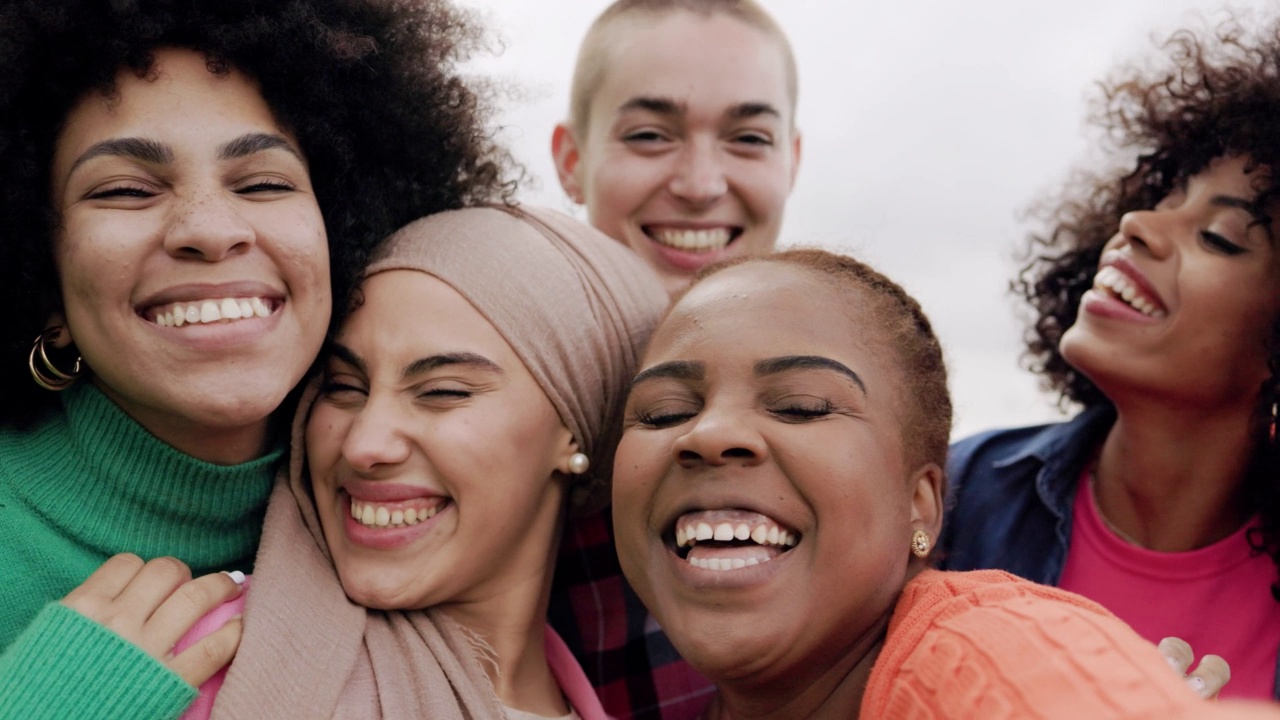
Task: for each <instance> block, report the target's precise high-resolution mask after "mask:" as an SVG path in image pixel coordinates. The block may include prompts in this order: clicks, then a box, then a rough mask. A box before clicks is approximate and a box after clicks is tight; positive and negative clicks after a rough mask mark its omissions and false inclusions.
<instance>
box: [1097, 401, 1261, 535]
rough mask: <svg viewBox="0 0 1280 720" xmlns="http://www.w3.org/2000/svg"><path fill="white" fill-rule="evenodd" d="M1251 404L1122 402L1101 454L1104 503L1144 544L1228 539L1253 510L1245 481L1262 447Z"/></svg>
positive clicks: (1114, 520) (1109, 515) (1119, 526)
mask: <svg viewBox="0 0 1280 720" xmlns="http://www.w3.org/2000/svg"><path fill="white" fill-rule="evenodd" d="M1250 415H1251V408H1249V407H1243V408H1242V407H1230V408H1218V409H1216V410H1213V409H1210V410H1205V409H1203V408H1196V409H1195V410H1194V411H1188V409H1187V408H1186V407H1179V408H1170V407H1167V406H1155V405H1149V406H1143V407H1136V408H1135V407H1125V406H1123V405H1120V404H1117V417H1116V423H1115V425H1114V426H1112V428H1111V431H1110V432H1109V433H1108V434H1107V438H1106V440H1105V441H1104V442H1103V445H1102V452H1101V454H1100V456H1099V458H1098V466H1097V471H1096V476H1097V484H1096V486H1095V492H1096V497H1097V502H1098V509H1099V510H1100V511H1101V513H1102V515H1103V517H1104V518H1105V519H1106V520H1107V522H1108V523H1109V524H1110V525H1112V526H1113V527H1114V528H1115V529H1116V530H1118V531H1119V532H1120V533H1121V534H1123V535H1126V536H1128V538H1130V539H1131V540H1132V541H1136V542H1137V543H1138V544H1140V545H1142V546H1143V547H1146V548H1150V549H1152V550H1158V551H1161V552H1182V551H1186V550H1194V549H1196V548H1199V547H1204V546H1205V545H1209V544H1211V543H1213V542H1216V541H1218V540H1221V539H1222V538H1224V537H1226V536H1228V535H1230V534H1231V533H1233V532H1235V531H1236V530H1238V529H1239V528H1240V526H1241V525H1242V524H1243V523H1244V522H1245V521H1246V520H1247V519H1248V516H1249V511H1248V509H1247V508H1246V507H1245V505H1244V501H1243V486H1244V480H1245V473H1246V471H1247V469H1248V465H1249V459H1250V457H1251V456H1252V453H1253V451H1254V447H1253V440H1252V438H1251V427H1250Z"/></svg>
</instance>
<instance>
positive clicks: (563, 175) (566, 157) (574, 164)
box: [551, 122, 583, 205]
mask: <svg viewBox="0 0 1280 720" xmlns="http://www.w3.org/2000/svg"><path fill="white" fill-rule="evenodd" d="M551 157H552V159H553V160H555V163H556V176H557V177H558V178H559V179H560V187H561V188H564V192H565V194H566V195H568V196H569V197H570V198H571V199H572V200H573V201H574V202H575V203H578V204H579V205H581V204H582V202H583V197H582V184H581V183H580V182H578V175H577V173H578V160H579V151H578V140H577V138H575V137H574V133H573V128H572V127H570V126H569V124H568V123H567V122H562V123H558V124H557V125H556V129H555V130H553V131H552V133H551Z"/></svg>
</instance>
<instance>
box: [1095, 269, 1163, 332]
mask: <svg viewBox="0 0 1280 720" xmlns="http://www.w3.org/2000/svg"><path fill="white" fill-rule="evenodd" d="M1093 290H1094V291H1095V292H1097V293H1099V294H1101V295H1103V296H1105V297H1108V298H1111V299H1113V300H1116V301H1118V302H1122V303H1124V304H1125V305H1128V306H1129V307H1130V308H1132V309H1133V310H1135V311H1137V312H1139V313H1141V314H1143V315H1145V316H1147V317H1149V318H1154V319H1161V318H1164V317H1165V316H1167V315H1168V313H1169V311H1168V308H1167V307H1166V306H1165V303H1164V300H1163V299H1162V298H1161V297H1160V293H1159V292H1158V291H1157V290H1156V289H1155V287H1154V286H1153V285H1152V284H1151V282H1150V281H1149V280H1147V277H1146V275H1144V274H1143V273H1142V271H1141V270H1139V269H1138V267H1137V266H1136V265H1135V264H1134V263H1133V262H1132V261H1131V260H1130V259H1129V258H1128V257H1127V256H1125V255H1123V254H1121V253H1108V254H1107V255H1104V256H1103V257H1102V263H1101V264H1100V265H1099V267H1098V272H1097V274H1096V275H1094V278H1093Z"/></svg>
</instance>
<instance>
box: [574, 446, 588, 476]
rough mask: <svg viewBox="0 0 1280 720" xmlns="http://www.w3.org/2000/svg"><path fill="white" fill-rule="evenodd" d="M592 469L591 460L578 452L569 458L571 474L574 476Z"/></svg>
mask: <svg viewBox="0 0 1280 720" xmlns="http://www.w3.org/2000/svg"><path fill="white" fill-rule="evenodd" d="M590 469H591V458H589V457H587V456H586V455H584V454H582V453H580V452H576V453H574V454H572V455H570V456H569V472H571V473H573V474H574V475H582V474H584V473H586V472H587V471H588V470H590Z"/></svg>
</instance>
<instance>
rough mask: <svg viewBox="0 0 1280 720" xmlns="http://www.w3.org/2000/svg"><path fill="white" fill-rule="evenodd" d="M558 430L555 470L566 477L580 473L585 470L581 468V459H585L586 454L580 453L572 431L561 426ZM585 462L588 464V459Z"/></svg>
mask: <svg viewBox="0 0 1280 720" xmlns="http://www.w3.org/2000/svg"><path fill="white" fill-rule="evenodd" d="M560 431H561V435H560V440H559V445H560V450H559V452H557V453H556V470H557V471H558V472H559V473H560V474H561V475H565V476H568V477H574V476H575V475H582V474H583V472H585V470H583V469H582V461H583V460H584V459H587V456H586V455H583V454H582V450H581V449H580V448H579V447H578V441H577V440H576V439H575V438H574V437H573V433H571V432H569V428H567V427H563V426H561V428H560ZM587 464H588V465H590V462H589V461H588V463H587Z"/></svg>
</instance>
